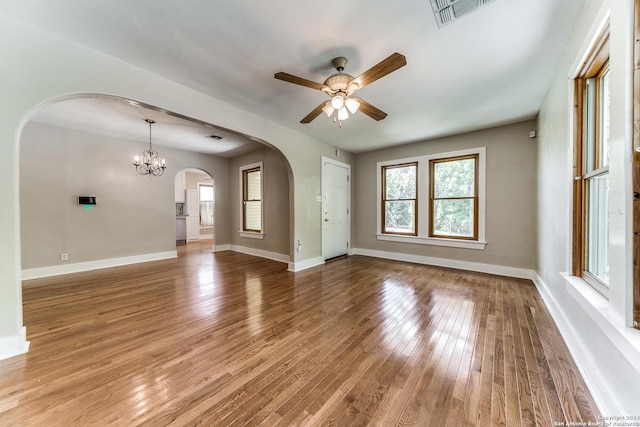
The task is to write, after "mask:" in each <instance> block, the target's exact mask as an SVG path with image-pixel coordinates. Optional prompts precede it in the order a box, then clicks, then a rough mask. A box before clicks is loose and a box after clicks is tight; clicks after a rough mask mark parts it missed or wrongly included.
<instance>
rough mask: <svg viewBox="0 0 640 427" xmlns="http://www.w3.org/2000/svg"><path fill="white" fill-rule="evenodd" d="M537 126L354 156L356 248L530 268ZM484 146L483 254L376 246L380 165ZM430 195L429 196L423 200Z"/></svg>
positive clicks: (416, 246) (532, 123) (529, 124)
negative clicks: (484, 221)
mask: <svg viewBox="0 0 640 427" xmlns="http://www.w3.org/2000/svg"><path fill="white" fill-rule="evenodd" d="M535 128H536V123H535V121H533V120H531V121H525V122H521V123H516V124H513V125H508V126H502V127H496V128H492V129H488V130H482V131H478V132H472V133H467V134H463V135H456V136H452V137H447V138H440V139H436V140H430V141H424V142H416V143H413V144H408V145H403V146H400V147H394V148H389V149H383V150H377V151H372V152H368V153H363V154H358V155H356V162H355V183H354V184H355V185H354V191H353V198H354V213H355V218H354V223H355V227H354V229H355V242H354V246H355V247H356V248H362V249H371V250H377V251H388V252H395V253H403V254H411V255H421V256H428V257H436V258H447V259H452V260H459V261H467V262H477V263H484V264H492V265H499V266H506V267H515V268H525V269H532V268H533V267H534V260H535V254H536V230H535V223H536V221H535V213H536V210H535V205H534V202H535V192H536V179H535V159H536V140H535V139H530V138H529V131H531V130H534V129H535ZM476 147H486V149H487V152H486V153H487V154H486V166H487V181H486V240H487V242H488V243H487V245H486V247H485V249H484V250H475V249H459V248H448V247H439V246H429V245H419V244H408V243H397V242H386V241H378V240H377V239H376V236H375V233H376V225H377V224H376V221H377V219H376V215H377V211H378V209H379V207H378V202H377V194H376V191H377V190H376V184H377V183H376V180H377V177H376V167H377V162H380V161H385V160H394V159H402V158H408V157H413V156H420V155H425V154H433V153H442V152H449V151H455V150H462V149H467V148H476ZM425 196H426V195H425Z"/></svg>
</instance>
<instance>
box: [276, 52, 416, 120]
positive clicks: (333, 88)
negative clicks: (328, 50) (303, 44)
mask: <svg viewBox="0 0 640 427" xmlns="http://www.w3.org/2000/svg"><path fill="white" fill-rule="evenodd" d="M348 62H349V61H348V60H347V58H345V57H343V56H339V57H337V58H334V59H333V60H332V61H331V63H332V64H333V66H334V67H335V69H336V71H338V72H337V73H335V74H332V75H331V76H329V77H328V78H327V79H326V80H325V81H324V83H316V82H313V81H311V80H307V79H304V78H302V77H297V76H294V75H291V74H287V73H284V72H280V73H276V74H275V76H274V77H275V78H276V79H278V80H283V81H285V82H289V83H294V84H297V85H300V86H306V87H309V88H311V89H316V90H320V91H322V92H324V93H326V94H327V95H328V96H329V97H330V98H331V100H329V101H325V102H323V103H322V104H320V105H318V106H317V107H316V108H315V109H314V110H313V111H312V112H311V113H309V114H308V115H307V116H306V117H304V118H303V119H302V120H301V121H300V123H305V124H306V123H310V122H311V121H312V120H313V119H315V118H316V117H318V116H319V115H320V114H321V113H324V114H325V115H326V116H327V117H329V118H331V116H333V122H334V123H336V122H338V124H339V126H340V127H342V122H343V121H344V120H347V119H348V118H349V113H351V114H355V113H356V112H357V111H362V112H363V113H364V114H366V115H367V116H369V117H371V118H372V119H374V120H377V121H379V120H382V119H384V118H385V117H387V113H385V112H384V111H382V110H380V109H378V108H376V107H374V106H373V105H371V104H369V103H368V102H366V101H363V100H362V99H360V98H353V97H352V95H353V93H354V92H355V91H356V90H358V89H362V88H363V87H365V86H367V85H368V84H371V83H373V82H374V81H376V80H378V79H380V78H382V77H384V76H386V75H387V74H389V73H392V72H393V71H396V70H397V69H398V68H401V67H404V66H405V65H407V60H406V58H405V57H404V55H401V54H399V53H394V54H392V55H391V56H389V57H388V58H386V59H385V60H383V61H382V62H380V63H378V64H376V65H374V66H373V67H371V68H370V69H369V70H367V71H365V72H364V73H362V74H361V75H359V76H358V77H355V78H354V77H353V76H351V75H349V74H347V73H345V72H344V67H345V66H346V65H347V63H348ZM336 111H337V113H336ZM334 113H335V115H334Z"/></svg>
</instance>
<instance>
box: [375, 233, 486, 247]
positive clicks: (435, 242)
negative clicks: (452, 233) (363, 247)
mask: <svg viewBox="0 0 640 427" xmlns="http://www.w3.org/2000/svg"><path fill="white" fill-rule="evenodd" d="M376 238H377V239H378V240H383V241H387V242H400V243H414V244H418V245H431V246H447V247H450V248H463V249H477V250H484V247H485V246H486V245H487V242H481V241H478V240H458V239H444V238H435V237H422V236H397V235H391V234H381V233H377V234H376Z"/></svg>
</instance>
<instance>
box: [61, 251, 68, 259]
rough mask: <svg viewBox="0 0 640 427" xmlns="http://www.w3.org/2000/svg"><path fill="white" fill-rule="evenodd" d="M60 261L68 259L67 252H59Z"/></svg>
mask: <svg viewBox="0 0 640 427" xmlns="http://www.w3.org/2000/svg"><path fill="white" fill-rule="evenodd" d="M60 261H69V254H68V253H66V252H63V253H61V254H60Z"/></svg>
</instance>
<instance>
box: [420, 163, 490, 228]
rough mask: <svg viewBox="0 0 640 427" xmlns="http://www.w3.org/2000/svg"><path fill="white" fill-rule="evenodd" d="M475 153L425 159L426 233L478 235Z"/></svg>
mask: <svg viewBox="0 0 640 427" xmlns="http://www.w3.org/2000/svg"><path fill="white" fill-rule="evenodd" d="M478 158H479V155H478V154H471V155H468V156H461V157H449V158H444V159H433V160H430V161H429V176H430V180H429V184H430V185H429V187H430V188H429V193H430V194H429V213H430V215H429V236H430V237H448V238H452V239H469V240H477V238H478V188H477V187H478Z"/></svg>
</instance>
